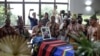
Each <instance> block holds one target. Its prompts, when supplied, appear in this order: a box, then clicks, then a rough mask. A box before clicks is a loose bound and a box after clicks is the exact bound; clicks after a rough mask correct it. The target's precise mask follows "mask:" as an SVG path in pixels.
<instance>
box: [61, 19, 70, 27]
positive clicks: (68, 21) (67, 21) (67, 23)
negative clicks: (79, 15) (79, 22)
mask: <svg viewBox="0 0 100 56" xmlns="http://www.w3.org/2000/svg"><path fill="white" fill-rule="evenodd" d="M64 21H65V22H64V23H66V25H65V26H63V28H67V27H68V25H69V24H70V20H69V19H66V20H64Z"/></svg>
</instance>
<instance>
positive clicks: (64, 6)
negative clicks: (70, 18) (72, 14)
mask: <svg viewBox="0 0 100 56" xmlns="http://www.w3.org/2000/svg"><path fill="white" fill-rule="evenodd" d="M61 10H65V12H66V11H67V10H68V8H67V5H63V4H57V12H58V13H60V11H61Z"/></svg>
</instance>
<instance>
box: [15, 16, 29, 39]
mask: <svg viewBox="0 0 100 56" xmlns="http://www.w3.org/2000/svg"><path fill="white" fill-rule="evenodd" d="M17 26H18V27H17V29H16V32H17V33H18V34H19V35H21V36H22V37H25V38H26V39H29V37H30V34H29V32H28V30H27V29H26V28H25V27H24V22H23V19H22V17H21V16H18V21H17Z"/></svg>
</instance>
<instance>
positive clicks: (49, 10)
mask: <svg viewBox="0 0 100 56" xmlns="http://www.w3.org/2000/svg"><path fill="white" fill-rule="evenodd" d="M53 8H54V4H42V6H41V14H42V15H44V14H45V12H47V13H49V17H50V16H51V15H52V12H53Z"/></svg>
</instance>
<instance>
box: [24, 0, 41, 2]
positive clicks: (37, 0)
mask: <svg viewBox="0 0 100 56" xmlns="http://www.w3.org/2000/svg"><path fill="white" fill-rule="evenodd" d="M25 2H39V0H25Z"/></svg>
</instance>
